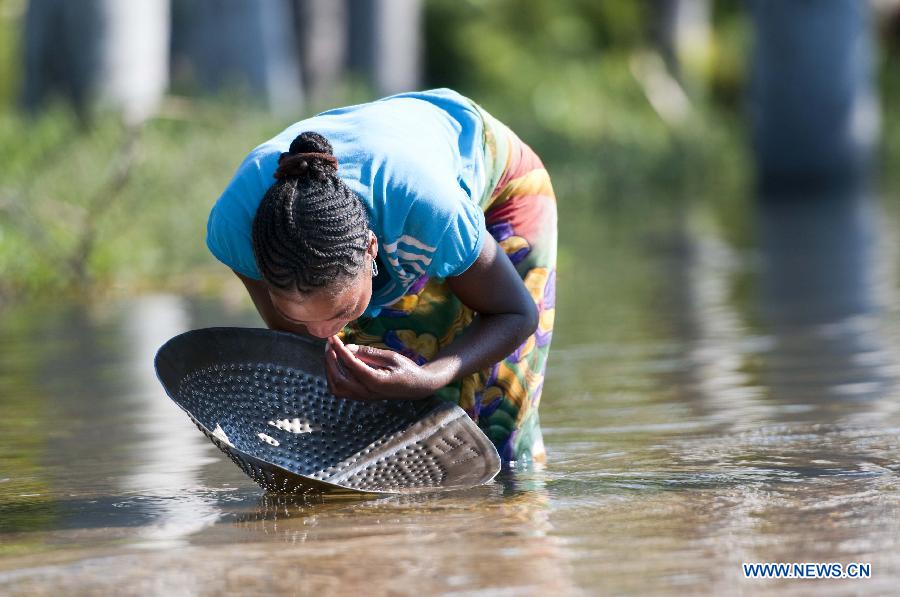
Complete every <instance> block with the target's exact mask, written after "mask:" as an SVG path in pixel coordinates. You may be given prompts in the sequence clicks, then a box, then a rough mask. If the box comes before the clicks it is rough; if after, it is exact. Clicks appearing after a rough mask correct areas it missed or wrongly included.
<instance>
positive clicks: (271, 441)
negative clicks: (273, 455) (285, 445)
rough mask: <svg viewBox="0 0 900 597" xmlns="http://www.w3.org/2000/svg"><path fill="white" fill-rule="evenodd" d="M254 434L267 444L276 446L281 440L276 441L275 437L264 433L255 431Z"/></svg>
mask: <svg viewBox="0 0 900 597" xmlns="http://www.w3.org/2000/svg"><path fill="white" fill-rule="evenodd" d="M256 435H257V437H259V439H261V440H263V441H264V442H266V443H267V444H269V445H270V446H276V447H278V446H280V445H281V442H279V441H278V440H277V439H275V438H274V437H271V436H269V435H266V434H265V433H257V434H256Z"/></svg>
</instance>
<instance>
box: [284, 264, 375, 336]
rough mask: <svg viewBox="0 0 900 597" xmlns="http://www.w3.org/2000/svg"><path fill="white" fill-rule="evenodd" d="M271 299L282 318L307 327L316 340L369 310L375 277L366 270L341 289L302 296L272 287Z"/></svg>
mask: <svg viewBox="0 0 900 597" xmlns="http://www.w3.org/2000/svg"><path fill="white" fill-rule="evenodd" d="M370 267H371V266H370ZM269 297H270V298H271V300H272V305H274V306H275V309H276V310H277V311H278V312H279V313H280V314H281V316H282V317H284V318H285V319H287V320H288V321H290V322H291V323H299V324H302V325H304V326H305V327H306V329H307V331H308V332H309V333H310V334H311V335H313V336H316V337H317V338H328V337H330V336H333V335H335V334H337V333H338V332H340V331H341V330H342V329H343V328H344V326H345V325H347V324H348V323H350V322H351V321H353V320H354V319H357V318H358V317H360V316H361V315H362V314H363V311H365V310H366V306H368V304H369V299H371V298H372V274H371V270H370V269H368V268H366V267H363V268H362V271H361V272H360V273H359V274H357V276H356V277H355V278H352V279H351V280H350V281H349V282H342V283H341V285H340V287H339V288H338V289H334V288H323V289H321V290H316V291H313V292H309V293H303V294H301V293H297V292H289V291H286V290H280V289H277V288H272V287H271V286H270V287H269Z"/></svg>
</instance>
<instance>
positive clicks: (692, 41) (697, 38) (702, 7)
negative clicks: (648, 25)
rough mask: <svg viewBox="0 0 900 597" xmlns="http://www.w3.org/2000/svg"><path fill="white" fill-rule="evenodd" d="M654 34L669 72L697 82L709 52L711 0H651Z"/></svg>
mask: <svg viewBox="0 0 900 597" xmlns="http://www.w3.org/2000/svg"><path fill="white" fill-rule="evenodd" d="M653 4H654V8H655V10H654V11H653V12H654V15H655V22H654V24H653V34H654V35H653V37H654V39H655V40H656V46H657V48H658V49H659V53H660V54H661V55H662V57H663V60H664V61H665V63H666V67H667V68H668V70H669V73H670V74H671V75H672V76H673V77H675V78H676V79H677V80H678V81H679V82H681V83H685V82H686V80H687V82H689V83H690V85H691V86H696V85H698V84H699V81H700V80H701V79H702V75H703V74H704V71H705V70H706V67H707V65H708V62H709V59H710V56H711V52H712V43H711V41H712V35H711V27H712V26H711V16H712V14H711V11H712V7H711V5H710V0H654V3H653Z"/></svg>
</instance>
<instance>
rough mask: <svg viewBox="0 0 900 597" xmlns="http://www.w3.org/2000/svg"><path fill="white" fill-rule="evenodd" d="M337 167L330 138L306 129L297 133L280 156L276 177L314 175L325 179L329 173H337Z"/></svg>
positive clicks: (280, 178) (282, 178)
mask: <svg viewBox="0 0 900 597" xmlns="http://www.w3.org/2000/svg"><path fill="white" fill-rule="evenodd" d="M337 167H338V161H337V158H336V157H334V148H333V147H332V146H331V143H329V142H328V139H326V138H325V137H323V136H322V135H320V134H319V133H315V132H312V131H306V132H305V133H300V134H299V135H297V137H296V138H295V139H294V140H293V141H292V142H291V146H290V148H289V149H288V151H287V152H286V153H282V154H281V156H280V157H279V158H278V169H277V170H276V171H275V178H277V179H278V180H285V179H287V178H303V177H305V176H313V177H315V178H318V179H319V180H324V179H325V177H326V176H328V175H329V174H332V175H333V174H335V173H336V172H337Z"/></svg>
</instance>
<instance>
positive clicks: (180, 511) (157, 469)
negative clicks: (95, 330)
mask: <svg viewBox="0 0 900 597" xmlns="http://www.w3.org/2000/svg"><path fill="white" fill-rule="evenodd" d="M190 323H191V322H190V320H189V318H188V316H187V310H186V302H185V301H184V300H182V299H180V298H178V297H175V296H167V295H162V296H148V297H144V298H142V299H140V300H137V301H134V302H133V303H131V304H130V305H129V308H128V309H127V310H126V312H125V325H124V326H123V332H124V334H125V337H126V345H127V346H128V347H129V350H128V356H129V357H130V363H129V365H130V366H129V370H130V372H129V377H130V378H131V379H132V380H133V382H134V387H133V388H132V391H131V392H130V395H129V397H128V399H126V400H123V401H122V402H123V405H124V404H127V408H129V409H131V410H132V413H131V416H132V417H134V424H133V428H132V432H133V433H134V437H135V441H131V442H129V443H128V444H126V445H125V446H123V448H124V449H125V450H126V451H127V452H128V454H129V457H130V458H129V459H130V460H132V461H135V462H136V464H135V466H134V467H133V468H132V469H131V470H129V471H128V473H127V474H126V475H124V476H123V477H122V480H121V492H122V493H124V494H139V495H140V496H141V498H142V499H144V500H146V501H145V502H144V503H145V504H147V505H149V504H154V506H153V509H154V513H153V514H154V516H153V521H152V522H151V523H149V524H146V525H145V526H143V527H141V529H140V531H139V532H138V536H137V537H136V542H137V543H138V544H139V545H142V546H148V547H156V548H168V547H174V546H177V545H182V544H184V541H185V539H184V538H185V537H187V536H189V535H191V534H193V533H194V532H196V531H198V530H200V529H202V528H204V527H206V526H208V525H210V524H213V523H214V522H215V521H216V520H217V519H218V518H219V516H220V510H219V508H218V507H216V504H215V499H214V497H212V496H210V495H208V493H206V492H198V491H197V486H198V475H197V473H198V471H200V469H202V468H203V466H204V465H206V464H208V463H210V462H213V458H212V457H213V454H212V452H214V451H215V450H214V448H213V447H212V446H211V445H210V443H209V442H208V441H207V440H206V438H205V437H204V436H203V435H201V434H199V433H197V430H196V428H195V427H194V425H192V424H190V423H189V422H188V420H187V417H185V415H184V413H182V412H181V410H180V409H178V408H177V407H176V406H175V405H174V404H173V403H172V402H171V401H170V400H168V399H167V397H166V396H165V393H164V392H163V391H162V389H161V387H160V384H159V381H158V380H157V379H156V373H155V371H154V369H153V357H154V356H155V354H156V351H157V349H158V348H159V347H160V346H162V344H163V343H164V342H166V341H167V340H168V339H169V338H171V337H172V336H175V335H177V334H180V333H182V332H185V331H187V330H189V329H191V326H190ZM145 507H147V506H145Z"/></svg>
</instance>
